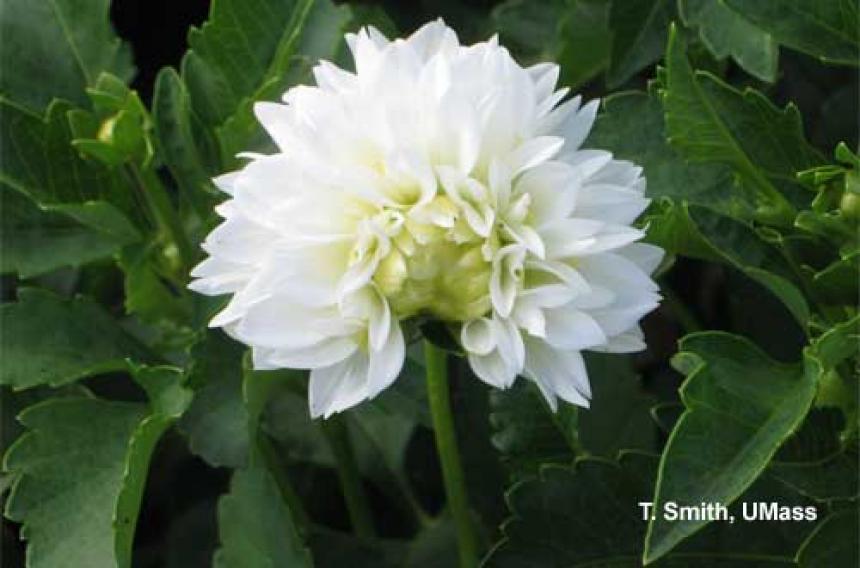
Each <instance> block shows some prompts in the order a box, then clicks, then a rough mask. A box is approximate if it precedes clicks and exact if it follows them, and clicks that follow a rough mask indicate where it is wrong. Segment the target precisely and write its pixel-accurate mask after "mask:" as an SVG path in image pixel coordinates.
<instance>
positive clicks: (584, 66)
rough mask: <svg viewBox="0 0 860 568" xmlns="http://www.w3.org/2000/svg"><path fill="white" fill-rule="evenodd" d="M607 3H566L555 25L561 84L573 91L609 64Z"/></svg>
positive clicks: (580, 0)
mask: <svg viewBox="0 0 860 568" xmlns="http://www.w3.org/2000/svg"><path fill="white" fill-rule="evenodd" d="M610 5H611V3H610V2H609V0H576V1H575V2H568V4H567V10H566V11H565V12H564V13H563V14H562V18H561V21H560V22H559V26H560V29H559V39H560V41H559V46H558V49H557V51H556V59H557V61H558V63H559V65H561V83H563V84H565V85H569V86H570V87H571V88H575V87H577V86H579V85H582V84H584V83H585V82H587V81H589V80H591V79H593V78H594V77H595V76H596V75H597V74H598V73H600V72H602V71H604V70H605V69H606V67H607V66H608V65H609V53H610V50H611V48H612V34H611V33H610V31H609V7H610Z"/></svg>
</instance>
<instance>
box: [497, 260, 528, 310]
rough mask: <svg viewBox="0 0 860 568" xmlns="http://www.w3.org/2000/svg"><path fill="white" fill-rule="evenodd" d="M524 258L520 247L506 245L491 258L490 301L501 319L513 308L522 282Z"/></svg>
mask: <svg viewBox="0 0 860 568" xmlns="http://www.w3.org/2000/svg"><path fill="white" fill-rule="evenodd" d="M524 258H525V249H524V248H523V247H522V246H520V245H508V246H506V247H504V248H502V249H500V250H499V251H498V252H497V253H496V256H495V257H494V258H493V266H492V274H491V275H490V299H491V300H492V302H493V308H494V309H495V310H496V311H497V312H498V313H499V315H501V316H502V317H507V316H508V315H509V314H510V313H511V310H512V309H513V307H514V300H515V299H516V294H517V289H518V287H519V285H520V284H519V283H520V282H521V281H522V274H523V259H524Z"/></svg>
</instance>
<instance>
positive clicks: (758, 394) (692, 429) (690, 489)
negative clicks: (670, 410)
mask: <svg viewBox="0 0 860 568" xmlns="http://www.w3.org/2000/svg"><path fill="white" fill-rule="evenodd" d="M673 363H674V365H675V367H676V368H677V369H679V370H680V371H681V372H683V373H685V374H686V375H687V377H688V378H687V381H686V382H685V383H684V385H683V386H682V387H681V399H682V401H683V402H684V405H685V406H686V408H687V409H686V411H685V412H684V414H683V415H682V416H681V418H680V419H679V421H678V423H677V424H676V425H675V429H674V430H673V432H672V434H671V435H670V437H669V440H668V442H667V443H666V448H665V450H664V451H663V456H662V459H661V461H660V472H659V476H658V480H657V486H656V493H655V497H654V507H655V509H656V510H662V508H663V506H664V505H665V504H666V503H668V502H676V503H681V504H691V503H700V502H706V503H724V504H730V503H732V502H734V501H735V500H736V499H737V498H738V497H739V496H740V495H741V494H742V493H743V492H744V491H745V490H746V489H747V488H748V487H749V486H750V485H751V484H752V483H753V481H755V479H756V478H757V477H758V476H759V475H760V474H761V473H762V471H763V470H764V469H765V468H766V467H767V464H768V462H770V460H771V458H772V457H773V456H774V454H775V453H776V451H777V449H778V448H779V446H780V445H781V444H782V443H783V442H784V441H785V440H786V439H787V438H788V436H789V435H790V434H791V433H792V432H793V431H794V430H795V429H796V428H797V427H798V426H799V425H800V423H801V422H802V420H803V417H804V416H805V415H806V413H807V411H808V409H809V406H810V404H811V403H812V399H813V398H814V396H815V386H816V382H817V381H818V379H819V375H820V373H821V369H822V366H821V363H820V362H818V361H816V360H814V359H807V361H806V363H805V364H803V363H796V364H784V363H778V362H776V361H774V360H772V359H770V358H769V357H768V356H767V355H765V354H764V353H763V352H762V351H760V350H759V349H758V347H756V346H755V345H753V344H752V343H750V342H749V341H748V340H746V339H743V338H741V337H738V336H733V335H730V334H726V333H722V332H704V333H697V334H693V335H688V336H687V337H685V338H684V339H683V340H682V341H681V345H680V352H679V354H678V355H677V356H676V357H675V359H674V360H673ZM713 432H719V433H720V443H719V445H713V444H712V445H711V446H710V447H709V449H708V450H707V451H706V452H704V453H703V452H702V440H704V439H710V438H711V436H712V433H713ZM706 523H707V520H705V519H700V520H690V521H687V522H683V523H673V522H671V521H670V520H666V519H665V518H664V517H662V516H660V515H658V516H656V518H654V519H653V520H652V521H651V522H650V523H649V525H648V534H647V536H646V539H645V552H644V559H645V561H646V562H652V561H654V560H657V559H658V558H660V557H662V556H664V555H666V554H667V553H669V551H671V550H672V549H673V548H675V547H676V546H677V545H678V543H680V542H681V541H683V540H684V539H686V538H688V537H689V536H690V535H692V534H693V533H695V532H697V531H699V530H701V529H702V528H703V527H704V526H705V525H706Z"/></svg>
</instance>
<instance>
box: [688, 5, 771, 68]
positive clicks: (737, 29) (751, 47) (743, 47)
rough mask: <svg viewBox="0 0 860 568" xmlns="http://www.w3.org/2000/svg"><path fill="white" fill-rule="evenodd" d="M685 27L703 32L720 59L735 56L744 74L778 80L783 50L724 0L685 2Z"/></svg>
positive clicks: (701, 34)
mask: <svg viewBox="0 0 860 568" xmlns="http://www.w3.org/2000/svg"><path fill="white" fill-rule="evenodd" d="M679 11H680V13H681V18H682V19H683V20H684V23H685V24H686V25H688V26H691V27H696V28H698V30H699V37H701V39H702V43H704V44H705V45H706V46H707V47H708V49H709V50H710V52H711V53H712V54H713V55H714V57H716V58H717V59H725V58H726V57H729V56H731V58H732V59H734V60H735V61H736V62H737V64H738V65H740V66H741V67H742V68H743V69H744V71H746V72H747V73H749V74H751V75H754V76H755V77H757V78H759V79H761V80H762V81H767V82H769V83H772V82H773V81H774V80H775V79H776V71H777V60H778V58H779V50H778V48H777V44H776V42H774V40H773V38H772V37H771V36H770V35H769V34H768V33H766V32H765V31H763V30H762V29H761V28H759V27H757V26H755V25H754V24H751V23H750V22H749V21H747V20H745V19H744V18H743V17H742V16H740V15H738V14H737V13H735V12H733V11H732V10H731V9H729V8H727V7H726V6H725V5H724V4H723V3H721V2H720V0H681V1H680V3H679Z"/></svg>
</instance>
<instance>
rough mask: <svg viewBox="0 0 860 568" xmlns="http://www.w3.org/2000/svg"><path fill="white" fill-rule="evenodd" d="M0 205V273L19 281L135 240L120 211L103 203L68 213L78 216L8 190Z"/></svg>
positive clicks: (107, 255)
mask: <svg viewBox="0 0 860 568" xmlns="http://www.w3.org/2000/svg"><path fill="white" fill-rule="evenodd" d="M0 201H2V203H3V207H2V208H0V225H2V238H0V272H4V273H9V272H15V273H17V274H18V275H19V276H20V277H22V278H29V277H32V276H37V275H39V274H44V273H46V272H51V271H52V270H56V269H58V268H62V267H64V266H75V267H76V266H82V265H84V264H87V263H89V262H92V261H95V260H100V259H104V258H110V257H111V256H113V255H114V254H115V253H116V252H118V251H119V250H120V248H121V247H122V246H123V245H126V244H129V243H132V242H134V241H136V240H138V239H139V238H140V235H139V234H138V233H137V231H136V230H135V229H134V227H132V226H131V225H129V223H128V221H127V220H126V218H125V217H124V216H123V215H122V214H121V213H120V212H119V211H117V210H116V209H114V208H113V207H112V206H110V205H108V204H107V203H105V202H102V201H93V202H89V203H87V204H85V205H82V206H81V207H80V208H79V209H78V211H71V212H72V213H84V214H85V216H84V215H80V214H79V215H78V218H75V216H74V215H71V214H69V213H64V212H62V208H59V209H54V210H51V209H50V208H45V209H43V208H40V207H39V206H38V205H37V204H36V203H34V202H33V201H32V200H31V199H30V198H28V197H27V196H25V195H23V194H21V193H19V192H17V191H15V190H13V189H8V187H7V186H4V187H3V188H0ZM79 219H81V220H79ZM82 221H83V222H82Z"/></svg>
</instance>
